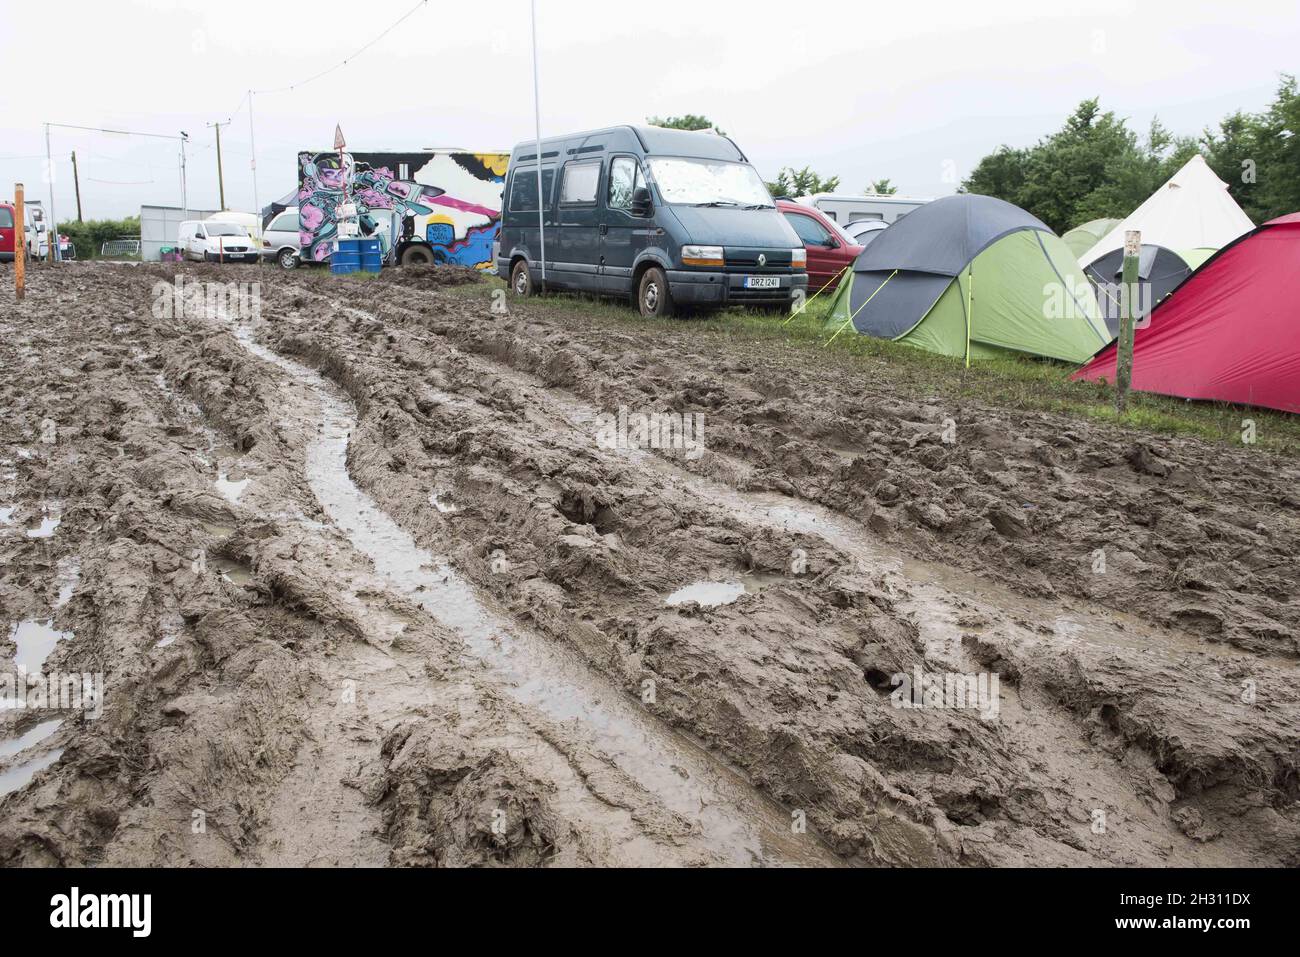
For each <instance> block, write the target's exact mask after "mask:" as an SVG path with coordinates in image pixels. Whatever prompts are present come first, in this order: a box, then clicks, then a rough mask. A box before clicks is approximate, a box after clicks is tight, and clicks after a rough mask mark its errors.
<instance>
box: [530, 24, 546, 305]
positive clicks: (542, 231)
mask: <svg viewBox="0 0 1300 957" xmlns="http://www.w3.org/2000/svg"><path fill="white" fill-rule="evenodd" d="M529 3H530V6H531V9H532V14H533V120H534V123H535V132H536V134H537V233H538V236H539V237H540V239H539V243H540V245H541V256H542V286H543V287H545V285H546V203H545V201H544V200H543V199H542V94H541V83H540V82H539V80H538V71H537V0H529Z"/></svg>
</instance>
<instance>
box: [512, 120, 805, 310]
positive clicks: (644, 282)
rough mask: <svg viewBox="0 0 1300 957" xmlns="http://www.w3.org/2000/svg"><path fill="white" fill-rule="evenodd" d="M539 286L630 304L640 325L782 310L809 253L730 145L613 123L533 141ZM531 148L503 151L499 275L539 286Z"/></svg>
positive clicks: (515, 285) (715, 138)
mask: <svg viewBox="0 0 1300 957" xmlns="http://www.w3.org/2000/svg"><path fill="white" fill-rule="evenodd" d="M541 153H542V155H541V164H540V165H541V185H542V189H541V192H542V196H541V205H542V207H543V211H544V212H543V217H544V222H545V226H544V230H545V240H546V270H545V272H546V275H545V285H546V287H547V288H549V289H573V290H581V291H585V292H591V293H597V294H602V295H609V296H619V297H630V298H631V300H632V301H633V302H634V303H635V304H636V306H637V308H638V309H639V310H640V312H641V314H642V315H643V316H646V317H657V316H671V315H673V313H674V311H675V310H676V309H677V308H678V307H679V306H687V307H698V308H714V309H716V308H721V307H723V306H729V305H757V306H764V307H779V308H787V307H788V306H789V305H790V304H791V303H792V302H794V301H795V299H796V297H797V296H802V295H803V294H804V292H805V291H806V289H807V287H808V273H807V271H806V265H807V254H806V253H805V251H804V247H803V244H802V243H800V242H799V237H798V236H797V235H795V232H794V230H793V229H792V228H791V226H790V224H789V223H788V222H786V220H785V218H784V217H783V216H782V215H781V214H780V213H779V212H778V211H777V209H776V204H775V203H774V202H773V201H772V197H771V195H770V194H769V193H768V191H767V187H766V186H765V185H764V184H763V179H762V177H760V176H759V175H758V173H757V171H756V170H755V169H754V167H753V166H751V165H750V163H749V160H748V159H747V158H746V156H745V154H744V153H743V152H742V151H741V150H740V148H739V147H738V146H737V145H736V144H735V143H734V142H732V140H731V139H730V138H729V137H726V136H721V135H718V134H716V133H695V132H686V131H683V130H669V129H661V128H659V127H635V126H618V127H613V128H611V129H605V130H597V131H595V132H591V133H575V134H573V135H570V136H561V137H554V138H551V139H548V140H543V141H542V149H541ZM538 166H539V163H538V155H537V144H536V143H535V142H528V143H521V144H519V145H518V146H516V147H515V148H514V151H513V152H512V153H511V154H510V165H509V172H508V174H507V178H506V189H505V195H506V198H507V201H506V208H505V210H504V211H503V213H502V217H501V233H500V237H499V240H498V246H497V250H496V266H497V274H498V275H499V276H501V277H502V278H503V279H507V280H508V281H509V282H510V288H511V289H512V290H513V291H514V292H515V293H516V294H517V295H521V296H527V295H532V294H533V293H535V292H537V291H539V290H540V289H541V288H542V279H543V277H542V263H541V242H540V240H541V238H542V235H541V234H542V232H543V227H541V226H539V223H538V205H539V204H538V188H537V187H538Z"/></svg>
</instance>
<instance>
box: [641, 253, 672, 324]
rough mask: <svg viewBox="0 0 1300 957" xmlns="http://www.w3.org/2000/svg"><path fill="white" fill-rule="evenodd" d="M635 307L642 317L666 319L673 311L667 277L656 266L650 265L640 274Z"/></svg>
mask: <svg viewBox="0 0 1300 957" xmlns="http://www.w3.org/2000/svg"><path fill="white" fill-rule="evenodd" d="M636 303H637V308H638V309H639V310H640V312H641V318H642V319H667V318H669V317H670V316H672V314H673V313H674V311H675V308H674V305H673V294H672V291H671V290H669V288H668V277H667V276H665V275H664V271H663V270H662V269H660V268H659V267H658V266H651V267H650V268H649V269H647V270H646V271H645V273H644V274H643V275H642V276H641V283H640V285H638V286H637V293H636Z"/></svg>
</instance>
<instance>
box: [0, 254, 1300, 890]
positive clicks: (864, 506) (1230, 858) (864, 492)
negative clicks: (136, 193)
mask: <svg viewBox="0 0 1300 957" xmlns="http://www.w3.org/2000/svg"><path fill="white" fill-rule="evenodd" d="M174 274H175V273H174V271H173V270H172V269H170V268H160V267H114V266H96V265H91V264H70V265H68V266H67V267H63V268H57V269H44V270H39V271H36V272H35V274H34V275H33V277H32V280H31V284H30V289H29V294H28V299H27V301H26V302H25V303H24V304H22V305H14V304H13V303H11V302H6V304H5V305H4V306H3V308H2V310H0V333H2V334H3V343H2V344H0V356H2V358H3V365H2V368H3V369H4V372H3V377H2V378H0V408H3V417H2V418H0V562H2V565H0V618H3V621H0V658H4V659H6V660H8V659H9V658H10V657H13V656H16V655H22V656H37V657H39V656H40V655H41V654H42V653H44V654H46V657H45V658H44V661H43V667H44V669H45V670H46V671H47V672H48V671H59V672H74V671H75V672H102V673H103V674H104V676H105V678H104V681H105V694H104V703H103V709H102V715H101V716H100V717H98V718H92V717H89V716H84V715H81V714H77V713H67V712H63V713H51V712H48V711H36V710H10V711H5V712H0V792H2V796H0V862H4V863H8V864H56V863H64V864H94V863H115V864H140V865H157V864H162V865H170V864H189V863H203V864H218V865H222V864H246V863H254V864H291V865H312V864H316V865H339V864H344V865H346V864H382V863H391V864H403V865H467V864H468V865H485V864H486V865H511V866H535V865H548V864H560V865H564V864H582V865H609V864H633V865H645V864H664V865H719V864H730V865H736V864H759V865H828V864H837V863H847V864H885V865H925V864H938V865H980V864H1043V865H1056V864H1068V865H1087V864H1121V865H1126V864H1133V865H1139V864H1146V865H1151V864H1155V865H1161V864H1191V865H1239V864H1250V863H1256V864H1260V863H1262V864H1273V865H1292V866H1293V865H1295V864H1296V863H1300V805H1298V804H1297V799H1298V798H1300V779H1298V778H1297V764H1298V761H1300V757H1298V754H1297V745H1298V744H1300V688H1298V687H1297V685H1296V680H1295V679H1296V669H1297V657H1300V632H1298V630H1297V625H1298V623H1300V605H1298V604H1297V601H1296V597H1295V593H1296V579H1297V575H1298V573H1297V570H1296V568H1297V566H1296V553H1297V531H1300V513H1298V511H1297V506H1298V505H1300V500H1298V499H1297V498H1296V491H1295V490H1296V488H1297V487H1298V486H1297V478H1300V475H1298V474H1297V473H1298V472H1300V469H1297V467H1296V466H1295V465H1294V464H1293V463H1291V462H1289V461H1288V460H1286V459H1281V458H1274V457H1272V456H1269V455H1267V454H1265V453H1259V452H1255V451H1253V450H1249V449H1243V450H1240V451H1235V450H1225V449H1223V448H1220V447H1214V446H1210V445H1207V444H1204V443H1200V442H1196V441H1191V440H1165V439H1158V438H1152V437H1150V436H1138V435H1137V434H1136V433H1131V432H1126V431H1123V430H1120V429H1117V428H1113V427H1107V426H1102V425H1095V424H1091V423H1081V422H1079V421H1078V420H1074V419H1065V418H1057V417H1052V416H1047V415H1042V414H1037V413H1023V412H1010V411H1007V410H1001V409H996V408H987V407H983V406H976V405H975V404H973V403H968V404H966V405H965V406H964V407H962V408H956V407H953V408H948V407H947V405H946V403H945V401H943V400H940V399H937V398H936V399H932V400H927V401H918V400H917V399H916V398H915V397H914V396H911V395H909V394H907V393H906V392H905V391H904V390H902V389H896V388H894V387H891V385H890V381H889V369H888V367H887V366H884V365H882V366H881V368H880V370H879V375H878V377H874V378H872V379H871V380H870V381H863V377H862V376H861V375H860V374H857V375H854V376H853V377H849V376H848V375H847V374H846V372H845V370H844V369H843V368H839V367H837V365H836V361H837V360H835V359H833V358H830V357H828V360H827V365H826V366H825V367H824V368H810V367H808V366H807V364H798V363H795V362H794V361H793V360H792V357H791V356H790V355H789V354H786V353H783V352H782V351H781V350H780V348H779V346H778V345H776V344H774V343H762V342H755V341H751V342H745V343H727V342H725V341H721V340H719V339H716V338H710V339H708V340H707V341H705V340H703V339H701V338H700V337H699V336H693V335H692V328H693V325H692V324H690V323H684V324H682V325H681V326H680V328H673V329H669V330H665V329H664V327H662V326H641V325H639V324H637V323H633V322H625V323H624V322H620V323H610V322H608V321H606V320H600V319H595V318H591V317H589V316H586V315H584V314H583V311H581V310H573V312H572V314H571V315H569V314H565V313H564V312H563V311H562V310H557V309H547V310H544V311H543V310H535V309H532V308H531V307H530V305H529V304H528V303H520V302H517V301H514V300H511V301H509V302H508V311H507V312H506V313H505V314H502V313H500V312H498V311H496V310H494V308H493V305H494V302H499V300H494V299H493V292H494V290H492V289H489V288H488V287H487V286H485V285H476V284H475V283H474V279H475V277H473V276H472V275H468V274H465V273H463V272H457V271H452V270H437V269H434V270H421V271H410V272H408V271H403V270H397V271H393V272H391V273H388V272H386V273H385V274H384V275H383V276H382V277H381V278H379V279H376V280H373V281H366V282H347V281H336V280H334V279H332V278H331V277H329V276H328V275H327V274H322V273H319V272H315V271H312V272H308V271H300V272H297V273H294V274H283V273H279V272H276V271H273V270H270V269H266V270H260V271H259V270H257V269H255V268H240V267H232V268H225V269H217V268H193V267H186V268H185V270H184V275H185V276H186V278H187V279H192V280H206V281H218V280H220V281H232V280H233V281H245V282H253V281H260V282H261V283H262V288H261V302H260V316H258V317H250V316H247V315H241V314H238V311H237V310H236V311H235V312H234V314H232V312H231V310H229V309H227V308H224V307H219V308H217V309H215V310H214V309H212V308H205V309H203V310H202V311H201V313H200V314H199V315H187V316H185V317H182V318H170V317H167V316H165V315H164V316H160V315H158V310H157V309H155V308H154V305H155V302H156V301H157V296H156V290H155V289H154V284H155V283H159V282H163V283H170V282H171V280H172V278H173V276H174ZM620 407H626V408H628V409H629V410H630V411H631V412H632V413H633V414H635V413H638V412H644V413H651V412H673V413H679V414H686V413H697V414H702V415H703V432H702V433H701V434H700V438H701V439H702V446H703V448H702V450H701V454H699V455H687V454H685V452H684V451H683V450H637V449H627V448H609V447H606V446H607V445H608V443H602V442H600V441H597V437H598V435H599V434H600V433H599V429H600V428H601V423H602V422H603V421H605V420H602V419H601V418H599V417H600V416H601V415H602V414H612V413H614V414H616V413H617V412H618V410H619V408H620ZM954 438H955V441H946V439H954ZM1099 555H1100V559H1099ZM1099 562H1100V564H1099ZM682 589H693V590H691V591H688V592H686V593H685V594H686V597H687V598H688V599H689V597H690V596H697V597H705V596H714V598H713V599H709V600H706V601H705V602H704V603H701V602H700V601H692V600H682V601H678V600H676V599H674V601H673V602H672V603H671V604H670V603H669V598H670V596H674V594H675V593H678V592H679V591H681V590H682ZM713 600H717V601H720V602H721V603H718V604H713V603H712V601H713ZM14 639H21V641H19V640H14ZM918 673H924V674H948V675H953V674H957V675H974V674H980V675H982V676H984V677H985V678H987V677H988V676H989V675H993V676H996V678H997V680H998V682H999V684H998V686H997V689H996V692H997V693H996V697H995V698H994V699H993V700H992V702H989V701H987V700H986V701H984V702H983V706H982V707H980V708H976V707H960V708H954V707H938V706H935V704H936V703H935V702H929V701H927V702H924V703H925V706H924V707H913V708H900V707H896V704H897V701H896V700H895V699H896V698H897V694H896V693H895V692H896V689H895V686H894V683H895V682H896V681H897V680H898V679H897V676H899V675H916V674H918ZM56 721H57V722H58V723H55V722H56Z"/></svg>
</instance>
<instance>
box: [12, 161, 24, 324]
mask: <svg viewBox="0 0 1300 957" xmlns="http://www.w3.org/2000/svg"><path fill="white" fill-rule="evenodd" d="M26 212H27V201H26V200H25V199H24V198H23V184H22V183H14V295H16V296H17V297H18V301H19V302H22V299H23V296H24V295H26V292H27V237H26V236H25V235H24V232H23V225H24V224H23V218H24V216H25V215H26Z"/></svg>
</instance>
